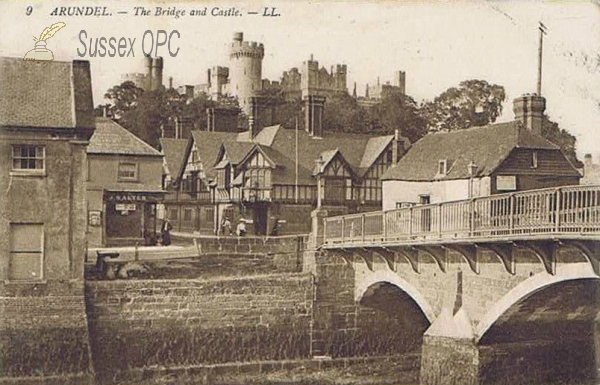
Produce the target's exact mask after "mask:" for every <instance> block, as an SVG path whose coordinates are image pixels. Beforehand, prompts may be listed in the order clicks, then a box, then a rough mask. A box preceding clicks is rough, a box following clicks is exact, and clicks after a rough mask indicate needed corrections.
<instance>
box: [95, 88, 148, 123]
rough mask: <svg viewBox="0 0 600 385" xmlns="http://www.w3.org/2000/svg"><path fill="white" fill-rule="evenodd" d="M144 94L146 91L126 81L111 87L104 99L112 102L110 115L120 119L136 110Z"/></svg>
mask: <svg viewBox="0 0 600 385" xmlns="http://www.w3.org/2000/svg"><path fill="white" fill-rule="evenodd" d="M143 94H144V89H142V88H140V87H138V86H136V85H135V83H134V82H132V81H126V82H123V83H121V84H118V85H115V86H113V87H111V88H110V89H109V90H108V91H106V93H105V94H104V98H105V99H107V100H110V102H111V106H110V110H109V112H110V115H111V116H113V117H115V118H117V119H118V118H120V117H121V116H122V115H123V114H124V113H125V112H127V111H129V110H131V109H132V108H135V106H136V105H137V103H138V99H139V98H140V97H141V96H142V95H143Z"/></svg>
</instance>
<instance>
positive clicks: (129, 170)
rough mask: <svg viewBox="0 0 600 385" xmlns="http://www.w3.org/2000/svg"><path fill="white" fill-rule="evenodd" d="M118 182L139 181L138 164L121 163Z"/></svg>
mask: <svg viewBox="0 0 600 385" xmlns="http://www.w3.org/2000/svg"><path fill="white" fill-rule="evenodd" d="M117 176H118V180H126V181H137V179H138V175H137V163H126V162H121V163H119V171H118V175H117Z"/></svg>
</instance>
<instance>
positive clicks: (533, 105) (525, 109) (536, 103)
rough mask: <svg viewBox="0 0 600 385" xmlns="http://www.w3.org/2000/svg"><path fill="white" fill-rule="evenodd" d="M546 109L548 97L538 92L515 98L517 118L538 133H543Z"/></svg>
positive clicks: (530, 129) (514, 109)
mask: <svg viewBox="0 0 600 385" xmlns="http://www.w3.org/2000/svg"><path fill="white" fill-rule="evenodd" d="M545 110H546V99H545V98H544V97H543V96H538V95H536V94H525V95H523V96H520V97H518V98H515V99H514V100H513V112H514V113H515V119H516V120H518V121H520V122H521V123H523V127H525V128H527V129H528V130H529V131H531V132H533V133H534V134H536V135H540V136H541V135H542V118H543V116H544V111H545Z"/></svg>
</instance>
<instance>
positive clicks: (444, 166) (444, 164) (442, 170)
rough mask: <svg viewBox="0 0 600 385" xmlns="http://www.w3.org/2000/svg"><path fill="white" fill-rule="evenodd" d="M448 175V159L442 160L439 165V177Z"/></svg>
mask: <svg viewBox="0 0 600 385" xmlns="http://www.w3.org/2000/svg"><path fill="white" fill-rule="evenodd" d="M447 173H448V159H440V161H439V163H438V175H446V174H447Z"/></svg>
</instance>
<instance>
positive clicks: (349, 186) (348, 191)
mask: <svg viewBox="0 0 600 385" xmlns="http://www.w3.org/2000/svg"><path fill="white" fill-rule="evenodd" d="M346 200H347V201H351V200H352V179H346Z"/></svg>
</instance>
